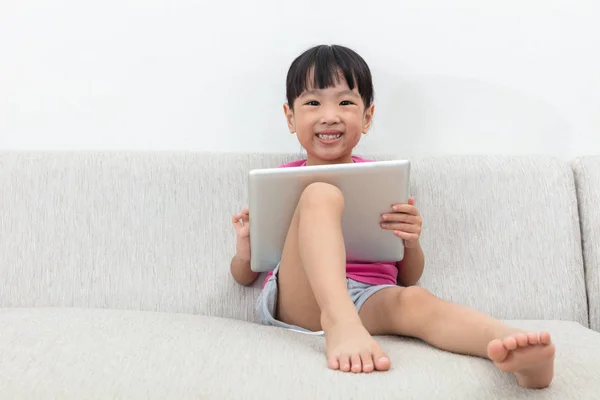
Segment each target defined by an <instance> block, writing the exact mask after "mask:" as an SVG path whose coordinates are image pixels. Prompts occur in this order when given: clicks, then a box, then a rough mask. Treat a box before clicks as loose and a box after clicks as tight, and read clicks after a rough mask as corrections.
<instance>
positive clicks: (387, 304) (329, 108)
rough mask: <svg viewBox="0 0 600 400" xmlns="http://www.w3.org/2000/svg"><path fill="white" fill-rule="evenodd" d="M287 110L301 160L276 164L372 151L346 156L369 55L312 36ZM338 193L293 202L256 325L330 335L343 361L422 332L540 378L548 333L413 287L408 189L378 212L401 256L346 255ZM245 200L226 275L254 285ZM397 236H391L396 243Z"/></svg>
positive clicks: (414, 236) (308, 193)
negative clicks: (386, 339) (366, 258)
mask: <svg viewBox="0 0 600 400" xmlns="http://www.w3.org/2000/svg"><path fill="white" fill-rule="evenodd" d="M286 86H287V87H286V89H287V103H286V104H284V106H283V109H284V113H285V117H286V119H287V124H288V127H289V130H290V133H292V134H294V133H295V134H296V137H297V138H298V140H299V141H300V144H301V145H302V147H303V148H304V149H305V150H306V153H307V158H306V159H305V160H299V161H295V162H292V163H289V164H285V165H282V166H281V167H302V166H304V165H317V164H335V163H351V162H368V160H364V159H362V158H360V157H357V156H354V155H352V151H353V149H354V147H355V146H356V145H357V144H358V142H359V140H360V138H361V136H362V135H364V134H366V133H367V132H368V130H369V127H370V125H371V121H372V119H373V112H374V105H373V87H372V82H371V73H370V70H369V67H368V66H367V64H366V63H365V61H364V60H363V59H362V58H361V57H360V56H359V55H358V54H356V53H355V52H354V51H352V50H350V49H348V48H345V47H342V46H326V45H322V46H317V47H314V48H311V49H309V50H307V51H306V52H304V53H303V54H301V55H300V56H299V57H298V58H296V59H295V60H294V61H293V63H292V65H291V67H290V69H289V71H288V75H287V85H286ZM343 210H344V197H343V195H342V193H341V192H340V191H339V190H338V189H337V188H336V187H334V186H332V185H329V184H325V183H314V184H311V185H309V186H308V187H307V188H306V189H305V190H304V192H303V193H302V195H301V197H300V200H299V201H298V204H297V207H296V210H295V213H294V216H293V218H292V222H291V224H290V227H289V230H288V234H287V237H286V241H285V245H284V248H283V253H282V257H281V261H280V263H279V264H278V265H277V267H276V268H275V269H274V270H273V271H272V272H271V273H269V274H268V275H267V278H266V280H265V282H264V284H263V290H262V292H261V295H260V297H259V299H258V303H257V310H258V316H259V318H260V320H261V322H262V323H263V324H266V325H272V326H278V327H284V328H291V329H295V330H301V331H313V332H314V331H320V332H323V333H324V335H325V343H326V353H327V354H326V355H327V362H328V366H329V367H330V368H332V369H339V370H341V371H345V372H349V371H352V372H371V371H373V370H379V371H383V370H387V369H389V368H390V365H391V362H390V360H389V358H388V357H387V355H386V354H385V353H384V351H383V350H382V349H381V347H380V346H379V345H378V344H377V342H376V341H375V340H374V339H373V337H372V335H390V334H393V335H403V336H412V337H416V338H419V339H421V340H423V341H425V342H427V343H429V344H431V345H433V346H435V347H437V348H440V349H443V350H447V351H451V352H455V353H459V354H467V355H474V356H479V357H486V358H489V359H490V360H491V361H492V362H494V364H495V365H496V366H497V367H498V368H499V369H500V370H502V371H505V372H511V373H513V374H514V375H515V376H516V378H517V381H518V383H519V384H520V385H521V386H524V387H529V388H544V387H547V386H548V385H549V384H550V382H551V380H552V377H553V374H554V352H555V349H554V345H553V344H552V343H551V340H550V335H549V334H548V333H547V332H541V333H537V332H529V333H526V332H522V331H520V330H518V329H513V328H510V327H508V326H506V325H504V324H502V323H501V322H499V321H497V320H495V319H493V318H491V317H490V316H487V315H485V314H482V313H480V312H478V311H475V310H473V309H470V308H467V307H464V306H460V305H455V304H451V303H448V302H446V301H444V300H441V299H438V298H436V297H435V296H433V295H432V294H430V293H429V292H427V291H426V290H425V289H422V288H420V287H419V286H416V283H417V281H418V280H419V279H420V277H421V275H422V273H423V266H424V257H423V251H422V250H421V245H420V242H419V238H420V234H421V226H422V220H421V216H420V214H419V211H418V210H417V208H416V207H415V200H414V199H413V198H411V199H410V200H409V202H408V204H395V205H393V206H392V207H391V210H390V211H389V212H388V213H385V214H383V215H382V216H381V222H380V223H381V228H382V229H387V230H390V234H394V235H396V236H397V237H398V238H400V239H403V240H404V246H405V256H404V259H403V260H401V261H398V262H396V263H379V262H371V263H364V262H363V263H358V262H353V261H352V260H347V259H346V254H345V246H344V238H343V236H342V228H341V220H342V213H343ZM248 215H249V213H248V209H244V210H243V211H242V212H240V213H238V214H236V215H234V216H233V218H232V222H233V225H234V227H235V231H236V236H237V244H236V254H235V256H234V257H233V259H232V261H231V274H232V275H233V278H234V279H235V280H236V281H237V282H238V283H239V284H241V285H250V284H252V283H253V282H254V281H255V280H256V279H257V277H258V273H255V272H253V271H252V270H251V269H250V237H249V236H250V235H249V218H248ZM400 243H401V242H400V241H399V242H398V245H400Z"/></svg>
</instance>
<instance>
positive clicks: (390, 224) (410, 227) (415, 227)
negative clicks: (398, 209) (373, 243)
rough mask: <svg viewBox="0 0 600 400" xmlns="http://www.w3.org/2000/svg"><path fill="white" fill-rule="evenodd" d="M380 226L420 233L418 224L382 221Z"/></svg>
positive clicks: (392, 229)
mask: <svg viewBox="0 0 600 400" xmlns="http://www.w3.org/2000/svg"><path fill="white" fill-rule="evenodd" d="M381 227H382V228H384V229H388V230H391V231H400V232H406V233H421V228H420V227H419V226H418V225H412V224H403V223H400V222H383V223H382V224H381Z"/></svg>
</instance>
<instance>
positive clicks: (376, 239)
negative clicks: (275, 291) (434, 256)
mask: <svg viewBox="0 0 600 400" xmlns="http://www.w3.org/2000/svg"><path fill="white" fill-rule="evenodd" d="M313 182H325V183H329V184H332V185H335V186H336V187H338V188H339V189H340V190H341V191H342V193H343V195H344V213H343V216H342V232H343V235H344V243H345V247H346V259H347V260H352V261H357V262H360V261H376V262H377V261H380V262H386V261H388V262H393V261H400V260H402V258H403V257H404V243H403V242H402V240H401V239H400V238H398V237H397V236H395V235H394V234H393V232H392V231H391V230H386V229H383V228H381V225H380V222H381V214H382V213H384V212H390V211H391V207H392V204H396V203H407V202H408V197H409V189H410V162H409V161H408V160H394V161H373V162H362V163H352V164H351V163H348V164H334V165H315V166H302V167H287V168H268V169H254V170H252V171H250V173H249V179H248V184H249V191H248V195H249V204H248V208H249V211H250V217H249V218H250V255H251V268H252V270H253V271H255V272H265V271H270V270H273V269H274V268H275V267H276V266H277V264H278V263H279V261H280V259H281V253H282V251H283V245H284V242H285V238H286V235H287V232H288V228H289V226H290V223H291V220H292V217H293V215H294V211H295V209H296V205H297V204H298V200H299V199H300V195H301V194H302V192H303V190H304V189H305V188H306V187H307V186H308V185H309V184H311V183H313Z"/></svg>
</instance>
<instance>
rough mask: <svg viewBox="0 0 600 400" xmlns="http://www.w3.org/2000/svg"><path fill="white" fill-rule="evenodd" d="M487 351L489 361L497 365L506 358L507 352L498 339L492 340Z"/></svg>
mask: <svg viewBox="0 0 600 400" xmlns="http://www.w3.org/2000/svg"><path fill="white" fill-rule="evenodd" d="M487 351H488V357H489V358H490V360H492V361H494V362H497V363H499V362H502V361H504V360H505V359H506V356H508V350H507V349H506V347H505V346H504V343H503V342H502V340H499V339H496V340H492V341H491V342H490V343H489V344H488V348H487Z"/></svg>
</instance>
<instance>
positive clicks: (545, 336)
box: [540, 332, 552, 345]
mask: <svg viewBox="0 0 600 400" xmlns="http://www.w3.org/2000/svg"><path fill="white" fill-rule="evenodd" d="M540 343H541V344H546V345H548V344H550V343H552V340H551V339H550V334H549V333H548V332H542V333H540Z"/></svg>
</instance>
